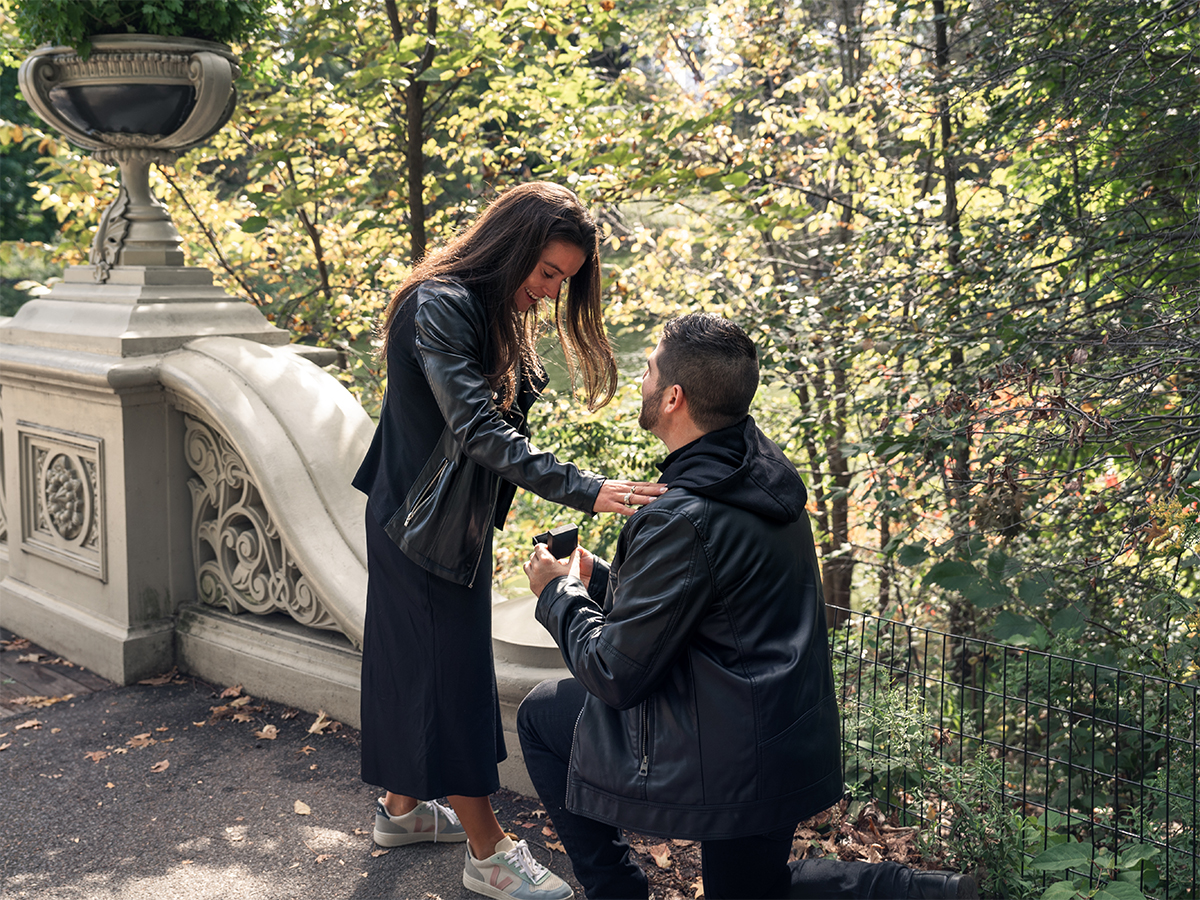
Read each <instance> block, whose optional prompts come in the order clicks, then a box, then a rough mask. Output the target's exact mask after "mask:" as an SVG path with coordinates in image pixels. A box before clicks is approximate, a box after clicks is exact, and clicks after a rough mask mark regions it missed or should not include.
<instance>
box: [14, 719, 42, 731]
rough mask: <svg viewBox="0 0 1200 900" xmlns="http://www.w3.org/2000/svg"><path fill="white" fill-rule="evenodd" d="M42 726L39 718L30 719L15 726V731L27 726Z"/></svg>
mask: <svg viewBox="0 0 1200 900" xmlns="http://www.w3.org/2000/svg"><path fill="white" fill-rule="evenodd" d="M41 727H42V723H41V722H39V721H38V720H37V719H29V720H27V721H25V722H22V723H21V724H20V725H18V726H17V727H16V728H14V729H13V731H21V730H23V729H25V728H41Z"/></svg>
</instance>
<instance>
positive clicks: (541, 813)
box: [530, 809, 546, 819]
mask: <svg viewBox="0 0 1200 900" xmlns="http://www.w3.org/2000/svg"><path fill="white" fill-rule="evenodd" d="M545 814H546V811H545V810H544V809H535V810H534V811H533V812H531V813H530V815H531V816H533V817H534V818H535V819H540V818H541V817H542V816H544V815H545Z"/></svg>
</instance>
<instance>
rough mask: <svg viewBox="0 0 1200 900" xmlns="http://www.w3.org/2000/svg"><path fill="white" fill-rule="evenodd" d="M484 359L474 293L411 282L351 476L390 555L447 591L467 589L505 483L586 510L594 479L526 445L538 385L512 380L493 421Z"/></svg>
mask: <svg viewBox="0 0 1200 900" xmlns="http://www.w3.org/2000/svg"><path fill="white" fill-rule="evenodd" d="M487 352H488V329H487V322H486V320H485V313H484V308H483V305H482V304H481V303H480V302H479V301H478V300H477V299H476V298H475V297H474V295H472V294H471V292H470V291H468V290H467V288H466V287H464V286H463V285H462V284H459V283H458V282H455V281H439V282H425V283H424V284H422V285H420V286H419V287H418V288H417V290H416V291H415V292H414V293H413V295H412V296H410V297H409V298H408V299H407V300H406V301H405V302H404V304H403V305H402V306H401V307H400V310H399V311H398V313H397V314H396V317H395V319H394V320H393V323H392V333H391V337H390V340H389V342H388V361H387V362H388V368H387V374H388V385H387V392H386V394H385V396H384V402H383V410H382V412H381V414H380V420H379V425H378V427H377V428H376V430H375V436H374V438H373V439H372V441H371V447H370V449H369V450H368V451H367V455H366V457H365V458H364V460H363V462H362V465H361V466H360V467H359V470H358V473H357V474H356V475H355V477H354V486H355V487H356V488H358V489H359V490H361V491H363V492H364V493H366V494H367V496H368V501H367V504H368V507H369V509H370V510H371V512H372V514H373V515H374V516H375V519H376V521H378V522H379V524H380V525H382V526H383V527H384V529H385V530H386V531H387V533H388V535H389V536H390V537H391V538H392V540H393V541H395V542H396V544H397V546H399V547H400V549H401V550H403V551H404V553H405V554H406V555H407V556H408V557H409V558H411V559H412V560H413V561H414V562H416V563H418V564H419V565H421V566H422V567H423V568H424V569H426V570H428V571H430V572H432V573H434V574H436V575H438V576H440V577H442V578H445V579H448V580H450V581H453V582H456V583H458V584H470V583H471V582H472V580H473V578H474V575H475V571H476V569H477V567H478V564H479V559H480V557H481V556H482V554H483V548H484V546H485V544H486V540H487V536H488V529H489V528H491V527H492V526H493V525H494V526H495V527H497V528H501V527H503V525H504V519H505V516H506V515H507V513H508V508H509V505H510V504H511V503H512V499H513V496H514V494H515V493H516V488H517V486H520V487H523V488H526V489H527V490H530V491H533V492H534V493H536V494H539V495H540V496H542V497H545V498H547V499H549V500H553V501H555V502H558V503H562V504H563V505H565V506H570V507H573V508H575V509H579V510H583V511H584V512H591V510H592V508H593V506H595V503H596V495H597V494H598V493H599V492H600V485H601V484H602V483H603V481H604V479H603V478H602V477H601V476H599V475H594V474H591V473H588V472H582V471H580V470H579V468H578V467H576V466H575V465H574V464H572V463H561V462H559V461H558V460H557V459H556V458H555V457H554V455H553V454H551V453H545V452H542V451H539V450H537V449H535V448H534V447H533V446H532V445H531V444H530V443H529V439H528V436H529V426H528V423H527V421H526V416H527V415H528V413H529V408H530V407H531V406H532V405H533V402H534V400H536V399H537V398H538V396H539V395H540V394H541V392H542V389H543V388H544V387H545V379H544V378H538V379H530V378H529V377H528V375H527V374H526V373H523V374H522V378H521V385H520V389H519V391H518V395H517V399H516V402H514V403H513V406H512V409H511V410H509V411H508V412H502V411H501V410H500V408H499V407H498V406H497V405H496V402H495V398H494V395H493V393H492V390H491V387H490V386H489V385H488V381H487V378H486V377H485V375H484V372H485V366H486V362H485V360H486V359H487Z"/></svg>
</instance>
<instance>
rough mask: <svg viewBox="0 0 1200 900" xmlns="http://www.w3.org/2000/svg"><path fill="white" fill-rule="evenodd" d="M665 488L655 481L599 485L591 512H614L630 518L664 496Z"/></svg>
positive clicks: (606, 482) (611, 482)
mask: <svg viewBox="0 0 1200 900" xmlns="http://www.w3.org/2000/svg"><path fill="white" fill-rule="evenodd" d="M666 491H667V486H666V485H665V484H661V483H660V482H657V481H608V480H606V481H605V482H604V484H602V485H600V493H599V494H597V495H596V503H595V505H594V506H593V507H592V512H598V513H602V512H615V513H620V514H621V515H623V516H632V515H633V514H634V513H635V512H637V511H638V510H639V509H641V508H642V507H643V506H645V505H646V504H647V503H650V502H652V501H654V500H655V499H656V498H657V497H659V496H661V495H662V494H665V493H666Z"/></svg>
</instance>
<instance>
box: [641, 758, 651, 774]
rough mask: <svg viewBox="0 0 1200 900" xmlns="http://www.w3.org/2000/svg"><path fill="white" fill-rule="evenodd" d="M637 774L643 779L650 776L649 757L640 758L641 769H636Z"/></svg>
mask: <svg viewBox="0 0 1200 900" xmlns="http://www.w3.org/2000/svg"><path fill="white" fill-rule="evenodd" d="M638 774H639V775H641V776H642V777H645V776H646V775H649V774H650V757H649V756H643V757H642V767H641V768H640V769H638Z"/></svg>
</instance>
